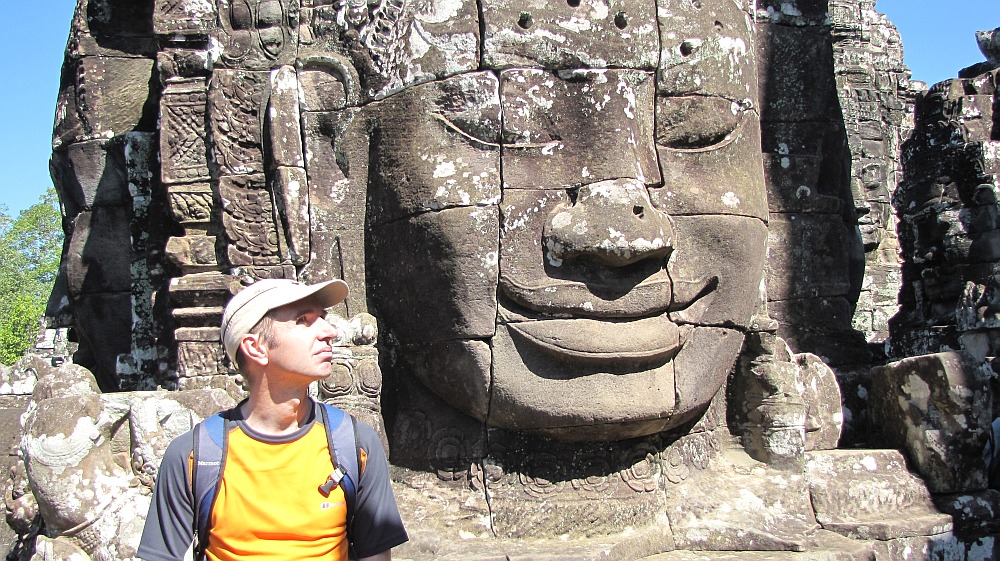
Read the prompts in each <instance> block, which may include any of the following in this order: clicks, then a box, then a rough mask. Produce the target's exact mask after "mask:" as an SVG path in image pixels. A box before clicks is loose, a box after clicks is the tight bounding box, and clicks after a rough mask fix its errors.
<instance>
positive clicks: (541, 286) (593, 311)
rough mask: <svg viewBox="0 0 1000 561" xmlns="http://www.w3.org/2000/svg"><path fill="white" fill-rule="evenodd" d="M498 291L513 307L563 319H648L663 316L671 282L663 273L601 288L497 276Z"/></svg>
mask: <svg viewBox="0 0 1000 561" xmlns="http://www.w3.org/2000/svg"><path fill="white" fill-rule="evenodd" d="M499 288H500V291H501V293H502V294H503V295H504V296H506V297H507V298H508V299H510V301H511V302H512V303H514V304H516V305H517V306H520V307H523V308H526V309H527V310H530V311H532V312H540V313H543V314H549V315H550V316H552V315H555V316H563V317H565V316H570V317H593V318H643V317H650V316H652V315H655V314H661V313H663V312H666V311H667V309H668V308H669V307H670V300H671V282H670V278H669V277H668V276H667V275H666V273H665V272H660V273H657V274H655V275H652V276H651V277H649V278H647V279H646V280H644V281H643V282H641V283H639V284H637V285H634V286H627V287H602V286H599V285H593V284H590V285H588V284H585V283H583V282H579V281H570V280H560V279H552V278H545V279H540V280H538V281H537V282H532V281H530V280H529V281H522V280H517V279H513V278H511V277H510V276H509V275H505V274H502V273H501V275H500V282H499ZM511 311H515V312H516V313H520V312H519V311H516V310H511ZM529 313H530V312H529Z"/></svg>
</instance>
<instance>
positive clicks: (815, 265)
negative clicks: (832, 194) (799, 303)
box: [767, 214, 850, 300]
mask: <svg viewBox="0 0 1000 561" xmlns="http://www.w3.org/2000/svg"><path fill="white" fill-rule="evenodd" d="M846 234H847V233H846V231H845V229H844V225H843V222H842V221H841V219H840V217H839V216H837V215H830V214H826V215H824V214H810V215H806V216H794V215H793V216H788V215H771V218H770V220H769V223H768V247H769V248H770V253H769V256H770V259H769V261H768V276H767V287H768V295H769V296H770V297H771V298H773V299H775V300H784V299H789V298H796V297H798V298H802V297H813V298H815V297H817V296H836V295H841V294H846V293H847V291H848V289H849V288H850V281H849V279H848V275H847V273H848V269H847V257H846V256H845V255H844V253H843V251H841V249H842V248H843V247H844V246H845V245H846V243H847V240H846V238H845V236H846ZM831 271H835V272H834V273H833V274H831Z"/></svg>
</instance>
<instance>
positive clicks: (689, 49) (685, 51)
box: [681, 41, 698, 58]
mask: <svg viewBox="0 0 1000 561" xmlns="http://www.w3.org/2000/svg"><path fill="white" fill-rule="evenodd" d="M696 50H698V47H697V45H695V44H694V43H692V42H691V41H684V42H683V43H681V56H683V57H685V58H687V57H689V56H691V55H693V54H694V52H695V51H696Z"/></svg>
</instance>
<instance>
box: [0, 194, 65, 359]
mask: <svg viewBox="0 0 1000 561" xmlns="http://www.w3.org/2000/svg"><path fill="white" fill-rule="evenodd" d="M61 222H62V221H61V217H60V212H59V202H58V198H57V196H56V193H55V190H54V189H52V188H50V189H49V190H48V191H47V192H46V193H45V194H44V195H42V197H41V198H40V199H39V202H38V203H37V204H35V205H33V206H31V207H29V208H27V209H25V210H24V211H22V212H21V213H20V214H19V215H18V216H17V218H16V219H11V217H10V215H9V214H8V210H7V207H6V205H2V204H0V295H2V297H0V362H2V363H4V364H12V363H13V362H14V361H16V360H17V359H19V358H21V357H22V356H24V354H25V353H26V352H27V350H28V349H29V348H31V345H32V344H33V342H34V337H35V333H36V332H37V331H38V321H39V319H40V318H41V316H42V314H43V313H44V312H45V304H46V302H47V301H48V298H49V293H51V292H52V285H53V283H54V282H55V279H56V274H57V273H58V272H59V258H60V255H61V252H62V243H63V233H62V223H61Z"/></svg>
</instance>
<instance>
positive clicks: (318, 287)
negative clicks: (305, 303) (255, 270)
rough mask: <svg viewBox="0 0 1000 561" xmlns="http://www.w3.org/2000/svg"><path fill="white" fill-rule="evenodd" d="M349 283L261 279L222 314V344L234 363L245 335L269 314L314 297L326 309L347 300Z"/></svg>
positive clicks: (238, 295) (241, 294)
mask: <svg viewBox="0 0 1000 561" xmlns="http://www.w3.org/2000/svg"><path fill="white" fill-rule="evenodd" d="M347 292H348V291H347V283H345V282H344V281H342V280H340V279H335V280H330V281H326V282H320V283H316V284H302V283H300V282H298V281H293V280H289V279H264V280H259V281H257V282H255V283H253V284H251V285H250V286H248V287H246V288H244V289H243V290H241V291H240V292H239V293H238V294H236V296H233V298H232V299H231V300H230V301H229V303H228V304H226V309H225V310H223V312H222V344H223V345H225V347H226V354H227V355H228V356H229V360H230V361H232V363H233V364H236V351H237V350H238V349H239V346H240V341H241V340H243V336H244V335H246V334H247V333H249V332H250V330H251V329H253V327H254V326H255V325H257V322H259V321H260V320H261V318H263V317H264V316H265V315H267V313H268V312H270V311H271V310H273V309H275V308H280V307H282V306H284V305H285V304H291V303H292V302H298V301H299V300H303V299H305V298H309V297H310V296H312V297H315V298H316V299H317V300H318V301H319V303H320V304H322V305H323V307H324V308H329V307H330V306H335V305H337V304H339V303H341V302H343V301H344V299H345V298H347Z"/></svg>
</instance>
